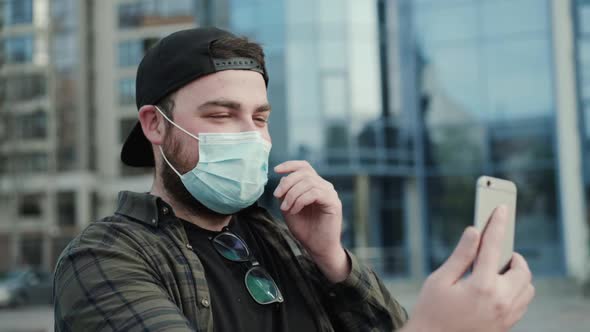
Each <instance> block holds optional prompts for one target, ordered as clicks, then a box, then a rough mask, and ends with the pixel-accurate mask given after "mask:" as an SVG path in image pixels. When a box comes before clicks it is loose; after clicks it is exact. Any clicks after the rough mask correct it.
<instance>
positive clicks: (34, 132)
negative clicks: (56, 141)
mask: <svg viewBox="0 0 590 332" xmlns="http://www.w3.org/2000/svg"><path fill="white" fill-rule="evenodd" d="M15 130H16V136H17V137H18V138H23V139H39V138H45V137H47V113H46V112H44V111H41V110H39V111H36V112H34V113H31V114H25V115H20V116H18V117H16V119H15Z"/></svg>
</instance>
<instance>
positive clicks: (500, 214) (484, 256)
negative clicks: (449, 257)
mask: <svg viewBox="0 0 590 332" xmlns="http://www.w3.org/2000/svg"><path fill="white" fill-rule="evenodd" d="M507 221H508V208H507V207H506V206H505V205H501V206H500V207H498V208H497V209H496V210H495V211H494V213H493V214H492V217H491V218H490V221H489V222H488V224H487V226H486V228H485V231H484V232H483V236H482V239H481V247H480V249H479V254H478V255H477V260H476V262H475V266H474V268H473V275H474V277H475V278H477V279H479V280H480V282H485V280H488V279H491V278H494V277H495V276H496V275H497V274H498V266H499V264H500V257H501V254H502V245H503V243H504V235H505V234H506V223H507Z"/></svg>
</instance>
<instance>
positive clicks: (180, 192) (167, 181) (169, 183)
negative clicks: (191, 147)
mask: <svg viewBox="0 0 590 332" xmlns="http://www.w3.org/2000/svg"><path fill="white" fill-rule="evenodd" d="M162 150H163V151H164V153H165V154H166V158H167V159H168V161H169V162H170V164H172V165H173V166H174V167H175V168H176V170H177V171H178V172H179V173H180V174H185V173H186V172H188V171H190V170H192V169H193V168H194V165H191V162H190V161H189V160H186V158H182V156H183V155H184V154H183V153H182V147H181V144H180V142H178V140H176V139H174V137H173V135H172V133H168V134H167V135H166V137H165V138H164V144H162ZM160 169H161V171H160V176H161V178H162V184H163V186H164V189H165V190H166V192H167V193H168V195H169V196H170V197H171V198H172V199H174V201H175V202H176V203H178V204H180V205H181V206H182V207H183V208H184V209H186V210H187V211H188V212H189V213H191V214H193V215H199V216H203V217H212V218H219V217H223V216H226V215H225V214H221V213H217V212H215V211H213V210H211V209H209V208H208V207H206V206H205V205H203V204H202V203H201V202H199V201H198V200H197V199H196V198H194V197H193V195H191V193H190V192H189V191H188V190H187V189H186V187H185V186H184V184H183V183H182V180H180V177H178V174H176V173H175V172H174V170H172V168H170V165H168V163H166V162H165V161H164V160H163V159H162V167H161V168H160Z"/></svg>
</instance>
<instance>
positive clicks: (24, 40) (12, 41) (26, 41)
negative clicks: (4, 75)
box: [4, 35, 34, 63]
mask: <svg viewBox="0 0 590 332" xmlns="http://www.w3.org/2000/svg"><path fill="white" fill-rule="evenodd" d="M33 48H34V38H33V36H32V35H26V36H18V37H10V38H7V39H6V40H5V41H4V54H5V57H6V62H7V63H29V62H32V61H33Z"/></svg>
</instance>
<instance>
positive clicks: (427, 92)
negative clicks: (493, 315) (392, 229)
mask: <svg viewBox="0 0 590 332" xmlns="http://www.w3.org/2000/svg"><path fill="white" fill-rule="evenodd" d="M410 2H411V3H413V4H414V6H413V7H412V9H413V10H414V13H413V14H414V15H413V18H414V20H415V23H414V24H415V29H416V32H417V36H416V40H417V43H418V50H419V52H421V53H420V54H419V56H418V58H419V61H418V64H419V65H418V68H417V72H418V73H419V75H418V77H419V85H420V91H421V96H420V98H421V102H420V103H419V105H420V108H421V111H422V114H423V118H424V126H425V130H426V132H425V133H424V135H423V140H424V146H423V147H422V149H423V151H424V159H425V162H426V164H427V168H426V171H427V174H428V181H427V186H426V190H427V197H428V199H427V202H428V207H427V211H428V212H427V215H428V220H427V222H428V225H429V233H428V235H429V238H430V240H429V241H428V242H430V244H429V245H430V246H431V248H430V250H429V255H430V258H429V263H430V267H431V268H436V267H437V266H438V265H440V264H441V263H442V262H444V260H445V259H446V257H447V256H448V255H449V254H450V252H451V250H452V248H454V246H455V244H456V242H457V240H458V237H459V236H460V235H461V231H462V229H463V228H464V227H465V226H466V225H467V224H469V223H470V222H471V221H472V220H473V203H474V202H473V196H474V186H475V180H476V178H477V177H478V176H479V175H480V174H491V175H494V174H496V175H497V176H500V177H505V178H507V179H510V180H513V181H515V182H517V185H519V184H520V183H522V186H525V187H524V188H523V190H524V191H523V192H520V187H519V198H521V199H523V200H525V201H526V200H527V199H529V197H527V195H529V193H528V187H530V186H531V184H528V183H524V182H526V181H521V177H522V174H527V175H528V174H543V176H545V177H547V178H549V179H555V177H556V169H555V164H556V156H555V154H554V144H555V143H554V131H555V126H554V123H555V122H554V119H553V114H554V100H553V92H552V83H551V81H552V79H553V77H552V70H553V68H552V61H553V60H552V58H551V52H552V49H551V38H552V35H551V33H550V29H549V12H548V10H549V2H547V1H544V0H543V1H539V0H534V1H533V0H517V1H512V0H511V1H508V0H498V1H485V0H474V1H463V2H453V3H448V2H446V1H445V2H438V3H437V5H434V3H431V2H428V4H426V2H424V1H410ZM452 20H456V21H458V22H454V23H451V22H449V21H452ZM443 21H444V22H449V23H448V24H449V27H445V26H444V24H442V23H441V22H443ZM460 27H464V28H460ZM463 29H464V30H467V31H464V30H463ZM402 82H403V77H402ZM541 177H542V176H540V175H539V178H541ZM535 190H538V197H544V199H546V200H550V201H551V204H553V206H555V204H556V202H557V201H558V196H557V193H556V191H555V188H554V184H553V182H552V180H550V181H548V184H547V185H544V186H538V187H535ZM531 192H533V191H531ZM531 210H534V209H533V208H531V207H528V206H527V205H526V202H525V203H524V204H523V206H522V207H519V212H520V213H519V215H518V220H519V221H518V222H521V221H520V219H521V218H523V219H527V218H528V215H529V214H531V213H535V218H536V219H535V220H537V221H538V222H539V224H538V225H541V227H542V228H543V229H542V230H539V231H537V232H536V233H534V234H533V235H532V237H531V234H532V233H530V234H528V235H527V236H528V237H529V240H530V242H529V244H530V247H529V248H527V250H526V251H525V252H524V254H525V256H526V258H527V259H532V260H534V261H535V263H534V264H533V265H534V267H535V269H534V270H533V271H535V272H541V271H553V272H555V271H561V270H562V269H563V266H562V264H561V258H560V255H561V252H562V251H561V250H562V249H561V242H560V241H561V239H560V238H559V237H558V236H553V237H546V236H545V234H558V233H559V225H558V218H557V214H556V213H554V211H553V210H548V209H540V210H539V209H537V210H535V211H534V212H531ZM520 214H522V216H521V215H520ZM523 223H524V224H526V223H528V221H524V222H523ZM517 237H518V236H517ZM544 247H551V250H552V251H551V252H550V251H547V250H544V249H543V248H544Z"/></svg>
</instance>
